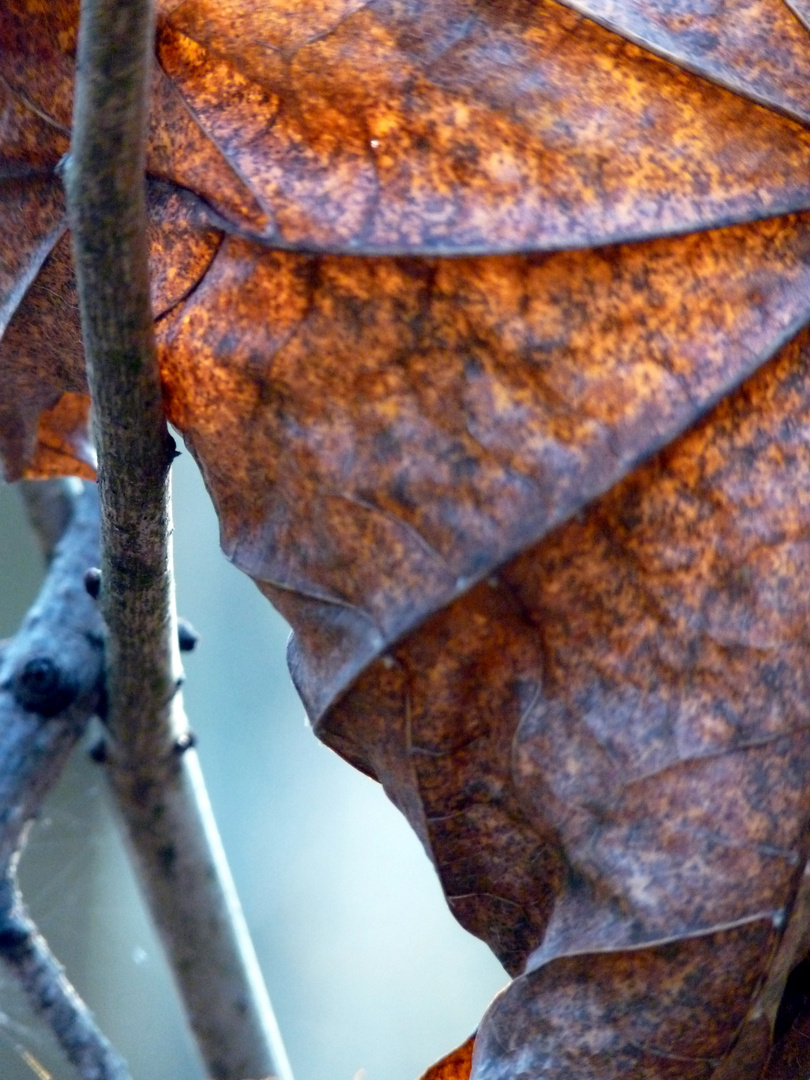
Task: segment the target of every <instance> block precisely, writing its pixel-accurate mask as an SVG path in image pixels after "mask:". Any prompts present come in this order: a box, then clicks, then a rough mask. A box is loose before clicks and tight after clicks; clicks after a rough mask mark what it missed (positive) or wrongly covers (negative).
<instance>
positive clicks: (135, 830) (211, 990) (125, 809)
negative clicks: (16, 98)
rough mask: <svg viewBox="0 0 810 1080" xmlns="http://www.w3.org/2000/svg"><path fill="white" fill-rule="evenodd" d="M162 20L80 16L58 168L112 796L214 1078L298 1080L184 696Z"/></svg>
mask: <svg viewBox="0 0 810 1080" xmlns="http://www.w3.org/2000/svg"><path fill="white" fill-rule="evenodd" d="M153 32H154V11H153V7H152V5H151V4H150V3H148V2H127V3H120V2H114V0H100V2H99V0H89V2H88V3H86V4H85V5H84V6H83V8H82V15H81V23H80V32H79V64H78V75H77V84H76V95H75V109H74V128H73V138H72V143H71V156H70V158H69V160H68V162H67V164H66V166H65V181H66V188H67V194H68V209H69V214H70V219H71V227H72V232H73V246H74V258H75V264H76V275H77V282H78V293H79V304H80V309H81V317H82V332H83V338H84V343H85V350H86V358H87V371H88V383H89V386H90V390H91V396H92V399H93V403H94V409H95V433H96V444H97V449H98V455H99V488H100V494H101V505H102V526H101V531H102V556H101V574H102V577H101V580H102V587H101V595H100V603H101V608H102V612H103V615H104V618H105V622H106V624H107V628H108V632H109V634H108V644H107V687H108V695H109V715H108V722H109V730H110V746H109V754H108V760H109V763H110V770H109V771H110V777H111V780H112V786H113V790H114V793H115V796H116V799H117V802H118V805H119V807H120V809H121V812H122V815H123V818H124V821H125V823H126V827H127V832H128V835H129V838H130V841H131V843H132V846H133V849H134V853H135V857H136V861H137V864H138V867H139V870H140V876H141V880H142V882H143V885H144V889H145V892H146V895H147V898H148V900H149V903H150V905H151V907H152V911H153V914H154V916H155V919H156V922H157V924H158V927H159V929H160V931H161V933H162V936H163V939H164V942H165V944H166V947H167V949H168V952H169V954H170V958H171V962H172V967H173V970H174V972H175V975H176V978H177V980H178V983H179V985H180V989H181V992H182V994H183V997H184V1000H185V1003H186V1006H187V1010H188V1013H189V1018H190V1021H191V1024H192V1027H193V1029H194V1032H195V1034H196V1037H197V1040H198V1043H199V1046H200V1049H201V1051H202V1053H203V1056H204V1058H205V1060H206V1064H207V1068H208V1071H209V1073H210V1074H211V1075H212V1076H213V1077H215V1078H216V1080H245V1078H247V1077H265V1076H267V1075H269V1074H273V1075H275V1076H279V1077H281V1078H282V1080H283V1078H286V1077H289V1076H290V1072H289V1066H288V1064H287V1061H286V1057H285V1054H284V1050H283V1047H282V1045H281V1042H280V1039H279V1036H278V1031H277V1028H276V1025H275V1021H274V1018H273V1014H272V1010H271V1008H270V1003H269V1000H268V998H267V992H266V990H265V989H264V986H263V983H262V981H261V976H260V974H259V969H258V964H257V961H256V958H255V954H254V952H253V948H252V945H251V943H250V940H249V937H248V935H247V931H246V929H245V925H244V919H243V917H242V915H241V911H240V909H239V905H238V902H237V900H236V895H235V891H234V888H233V884H232V881H231V879H230V875H229V872H228V868H227V864H226V862H225V859H224V855H223V853H222V849H221V844H220V842H219V837H218V835H217V832H216V827H215V823H214V821H213V817H212V815H211V812H210V807H209V805H208V801H207V797H206V795H205V789H204V786H203V783H202V778H201V774H200V772H199V768H198V766H197V763H196V758H195V757H194V755H193V753H190V754H188V755H184V754H183V753H182V752H181V751H182V749H183V747H184V746H185V745H186V743H185V741H184V736H185V732H186V728H187V724H186V720H185V717H184V714H183V710H182V705H181V702H180V698H179V694H178V693H177V690H178V687H179V684H180V679H181V672H180V664H179V656H178V649H177V627H176V616H175V613H174V597H173V584H172V577H171V555H170V545H169V536H170V520H169V509H168V507H169V498H168V474H169V465H170V462H171V458H172V451H173V443H172V440H171V438H170V436H169V434H168V430H167V428H166V422H165V419H164V414H163V405H162V399H161V389H160V381H159V376H158V369H157V360H156V354H155V345H154V335H153V329H152V312H151V308H150V299H149V277H148V267H147V250H148V244H147V216H146V199H145V179H144V170H145V150H144V147H145V140H146V121H147V93H146V88H147V86H148V80H149V70H150V57H151V48H152V40H153Z"/></svg>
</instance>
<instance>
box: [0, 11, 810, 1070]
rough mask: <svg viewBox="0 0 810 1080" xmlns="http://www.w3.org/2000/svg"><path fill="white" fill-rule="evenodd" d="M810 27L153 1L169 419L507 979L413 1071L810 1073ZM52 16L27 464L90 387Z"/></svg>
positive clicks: (27, 339) (350, 747)
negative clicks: (52, 411)
mask: <svg viewBox="0 0 810 1080" xmlns="http://www.w3.org/2000/svg"><path fill="white" fill-rule="evenodd" d="M574 8H576V9H578V10H572V9H574ZM807 15H808V10H807V9H806V5H805V4H804V3H803V2H802V3H799V2H798V0H796V3H795V4H794V5H793V7H792V8H791V7H788V6H787V5H786V4H785V3H783V2H782V0H740V2H739V3H737V4H735V5H734V6H732V5H729V4H726V3H723V2H721V0H704V2H702V3H700V4H694V3H689V2H686V0H683V2H681V0H678V2H676V3H672V2H669V0H668V2H666V3H664V2H663V0H648V2H645V3H644V4H639V3H635V2H631V0H576V2H573V0H572V2H571V3H570V4H568V5H567V6H562V5H559V4H557V3H555V2H553V0H532V2H529V0H497V2H493V3H487V4H481V3H474V2H473V0H450V2H447V0H442V2H439V0H371V2H363V0H324V2H322V3H321V2H319V3H311V4H308V5H292V4H290V3H288V2H285V0H268V2H266V3H263V4H261V5H258V4H252V3H249V2H248V0H224V2H222V3H218V4H211V3H209V2H208V0H185V2H183V3H177V2H174V0H165V2H164V3H163V4H161V5H160V17H159V28H158V38H157V55H158V58H159V68H158V71H157V72H156V75H155V86H154V99H153V101H154V108H153V122H152V130H151V135H150V146H149V162H150V170H151V173H152V180H151V186H150V192H151V195H150V198H151V205H152V221H153V225H152V237H151V243H152V261H153V274H154V281H155V296H154V301H155V308H156V314H157V316H158V321H157V335H158V342H159V349H160V358H161V365H162V372H163V377H164V385H165V394H166V402H167V408H168V410H169V414H170V417H171V419H172V420H173V422H174V423H175V424H176V425H177V426H178V427H179V428H180V430H181V431H182V432H183V434H184V436H185V438H186V440H187V441H188V443H189V445H190V446H191V447H192V449H193V451H194V452H195V454H196V455H197V457H198V459H199V460H200V463H201V466H202V468H203V471H204V474H205V478H206V483H207V485H208V488H209V490H210V492H211V494H212V497H213V499H214V501H215V503H216V505H217V509H218V513H219V516H220V521H221V525H222V536H223V543H224V546H225V549H226V551H227V553H228V554H229V555H230V557H231V558H232V559H233V560H234V562H236V563H237V565H239V566H240V567H241V568H242V569H244V570H245V571H247V572H248V573H249V574H251V575H252V576H253V577H254V579H255V580H256V581H257V584H258V585H259V588H260V589H261V590H262V591H263V592H264V593H265V595H267V596H268V597H269V598H270V599H271V600H272V601H273V602H274V603H276V604H277V605H278V606H279V608H280V609H281V610H282V611H283V612H284V614H285V615H286V616H287V617H288V619H289V620H290V622H291V623H292V625H293V627H294V630H295V637H294V638H293V641H292V645H291V649H290V660H291V666H292V670H293V675H294V677H295V679H296V682H297V684H298V686H299V689H300V690H301V693H302V696H303V697H304V700H305V702H306V704H307V707H308V710H309V713H310V715H311V717H312V719H313V723H314V725H315V727H316V730H317V732H318V734H319V735H320V737H321V738H323V739H324V740H325V741H326V742H327V743H328V744H329V745H330V746H332V747H333V748H334V749H335V750H337V751H338V752H339V753H341V754H342V755H344V756H345V757H346V758H347V759H348V760H350V761H351V762H353V763H354V764H355V765H357V766H358V767H359V768H361V769H363V770H364V771H365V772H367V773H368V774H369V775H371V776H374V777H376V778H377V779H379V780H380V782H381V783H382V784H383V785H384V787H385V789H386V791H387V792H388V794H389V795H390V796H391V798H392V799H393V801H394V802H395V803H396V804H397V805H398V806H399V807H400V808H401V809H402V811H403V813H405V815H406V816H407V817H408V819H409V820H410V821H411V823H412V825H413V827H414V828H415V830H416V832H417V833H418V835H419V837H420V839H421V840H422V843H423V844H424V846H425V848H426V851H427V852H428V854H429V855H430V857H431V859H432V860H433V862H434V864H435V866H436V869H437V872H438V874H439V877H440V879H441V882H442V886H443V888H444V890H445V893H446V895H447V898H448V902H449V904H450V906H451V908H452V910H453V911H454V913H455V914H456V916H457V918H458V919H459V921H460V922H461V923H462V924H463V925H464V926H466V927H467V928H468V929H469V930H471V931H472V932H473V933H476V934H478V935H479V936H480V937H482V938H483V939H484V940H486V941H487V942H488V943H489V944H490V946H491V947H492V948H493V950H494V951H495V952H496V954H497V955H498V956H499V957H500V958H501V960H502V961H503V963H504V965H505V966H506V967H507V969H508V970H509V972H510V973H511V974H512V975H513V976H514V981H513V982H512V984H511V985H510V986H509V987H508V988H507V990H506V991H505V992H504V993H503V995H502V996H501V997H500V998H499V999H498V1000H497V1001H496V1002H495V1003H494V1004H493V1006H492V1008H491V1009H490V1011H489V1012H488V1014H487V1016H486V1017H485V1019H484V1021H483V1022H482V1025H481V1027H480V1029H479V1033H478V1036H477V1038H476V1041H475V1049H474V1052H473V1050H472V1044H471V1043H468V1044H466V1049H464V1050H463V1051H459V1053H461V1058H460V1059H459V1058H456V1059H455V1060H454V1058H453V1055H451V1056H450V1058H448V1059H445V1062H444V1063H440V1065H439V1066H437V1067H436V1068H437V1069H439V1070H440V1071H439V1072H438V1073H436V1072H435V1070H434V1072H433V1074H428V1076H431V1077H432V1076H437V1077H439V1076H443V1075H444V1073H443V1072H442V1071H441V1070H442V1069H446V1068H449V1069H451V1070H455V1071H451V1072H450V1073H449V1075H450V1076H452V1077H453V1078H454V1080H455V1077H456V1076H460V1077H463V1080H540V1078H541V1077H543V1078H546V1080H563V1078H565V1080H567V1078H569V1077H571V1076H577V1077H582V1078H583V1080H585V1078H589V1080H611V1078H613V1077H619V1076H621V1077H624V1076H632V1077H633V1078H636V1077H638V1078H640V1080H667V1078H669V1077H673V1078H674V1077H676V1076H677V1077H679V1078H683V1080H704V1078H705V1080H709V1078H711V1080H754V1078H757V1080H758V1078H759V1077H760V1075H764V1076H765V1077H767V1078H768V1080H787V1077H788V1076H791V1080H799V1076H798V1073H797V1074H796V1075H795V1076H792V1075H791V1072H790V1070H794V1069H799V1068H800V1067H801V1068H803V1067H804V1065H803V1062H804V1061H805V1060H806V1058H805V1057H803V1056H802V1050H801V1043H802V1039H803V1038H804V1034H805V1032H806V1030H810V1029H808V1028H807V1027H806V1017H807V1004H806V1002H805V1000H804V998H803V997H802V995H801V992H800V990H799V989H797V986H798V984H797V982H796V977H795V976H791V970H792V969H795V972H799V973H800V974H801V973H802V972H803V971H804V968H803V966H802V964H801V963H800V961H801V959H802V957H803V956H804V954H805V953H806V952H807V946H808V925H809V924H810V905H808V903H807V897H806V893H807V883H806V879H804V878H803V873H804V868H805V865H806V864H807V861H808V854H809V853H808V847H807V833H808V817H809V816H810V792H808V785H807V775H808V769H809V768H810V716H808V704H807V703H808V701H810V687H809V686H808V681H807V676H806V670H807V667H806V662H805V653H806V637H807V632H806V626H807V624H808V617H809V616H810V609H809V607H808V605H809V604H810V602H809V601H808V599H807V597H808V596H810V591H809V590H808V588H807V582H808V580H810V547H808V543H807V536H808V535H810V496H808V493H807V483H806V477H807V476H808V475H809V474H810V457H809V455H810V443H808V439H807V432H808V430H810V331H808V330H807V329H806V328H805V327H806V324H807V322H808V319H810V278H808V274H810V186H809V182H808V175H810V173H809V172H808V165H810V139H809V138H808V130H807V128H806V127H805V124H806V123H807V122H808V120H810V115H809V114H808V110H809V109H810V82H809V81H808V75H810V36H808V30H807V26H806V20H807ZM74 17H75V8H74V7H72V6H71V4H64V5H59V13H58V18H56V19H54V20H50V21H49V19H48V17H47V13H44V12H43V10H42V9H41V7H40V6H39V5H34V4H33V0H9V2H8V3H7V4H6V5H5V7H4V9H3V10H2V11H0V39H2V40H3V41H4V43H5V42H8V43H9V44H8V46H7V47H5V44H4V51H3V53H2V55H0V78H1V79H2V80H3V83H2V87H3V88H4V89H3V92H4V93H5V95H6V97H5V99H4V101H5V102H6V105H7V109H8V115H9V116H10V117H11V120H10V121H9V132H10V133H11V134H10V135H9V136H8V149H6V142H5V141H0V152H1V153H2V155H3V158H2V163H3V168H2V170H1V171H0V181H2V183H0V213H2V214H3V215H5V217H4V218H3V220H4V222H8V228H9V229H10V228H11V227H12V226H13V228H14V229H15V230H19V233H20V237H21V241H20V244H19V245H18V246H16V247H15V249H14V250H13V251H10V252H9V255H8V263H7V266H4V267H3V268H2V270H0V304H2V310H3V311H4V312H6V313H7V315H6V323H7V329H5V336H4V338H3V340H2V344H0V367H2V370H3V378H4V379H5V380H6V382H5V383H4V385H9V386H11V387H12V395H11V397H10V398H9V399H8V403H6V401H5V399H4V404H3V406H2V409H3V410H4V411H3V412H2V414H0V433H2V439H3V445H2V449H3V452H4V455H5V457H6V461H7V468H9V469H10V470H12V471H13V470H14V469H16V470H17V471H20V470H21V469H23V468H25V467H26V462H30V461H31V455H32V454H33V453H34V447H35V432H36V430H37V424H38V423H40V421H39V416H40V414H41V412H42V410H43V409H45V408H51V407H53V406H54V405H55V404H56V402H57V400H58V398H59V394H60V393H61V392H62V391H65V390H67V391H69V392H71V393H78V392H80V391H81V390H82V388H83V376H82V372H81V362H80V354H79V350H78V337H77V323H76V319H75V302H74V300H73V297H72V292H71V290H72V284H71V279H70V271H69V266H68V263H67V260H66V257H65V254H64V253H65V251H66V247H65V244H66V241H65V239H64V236H63V222H62V216H61V214H62V211H61V205H60V203H59V197H58V193H57V188H56V186H55V183H54V181H53V177H52V168H53V165H54V164H55V162H56V160H57V159H58V154H59V152H61V151H59V149H58V147H59V146H61V145H62V143H60V142H59V140H60V139H61V140H63V141H64V127H65V125H66V123H67V120H66V117H67V115H68V114H69V97H70V86H69V79H70V69H71V63H72V50H73V47H74V46H73V29H72V27H73V21H72V20H73V19H74ZM802 20H805V21H804V22H803V21H802ZM46 69H47V70H46ZM46 134H47V139H46ZM5 139H6V136H5V134H0V140H5ZM43 139H45V140H46V141H47V140H50V141H49V142H48V147H47V149H45V148H43V146H42V145H40V143H41V142H42V140H43ZM7 163H8V164H7ZM18 207H19V209H18ZM358 254H362V255H364V256H365V257H364V258H358ZM449 255H452V256H454V257H453V258H448V257H447V256H449ZM4 257H5V256H4ZM60 365H61V366H60ZM52 436H53V425H48V424H46V425H45V428H44V429H43V431H42V434H41V440H44V441H47V440H48V439H50V438H52ZM61 437H62V436H60V438H61ZM59 446H60V447H62V446H64V444H63V443H60V444H59ZM74 452H75V451H74ZM29 468H30V465H29ZM797 962H799V963H798V966H797ZM785 986H787V990H786V991H784V988H785ZM780 1001H782V1007H781V1011H780V1004H779V1003H780ZM791 1010H792V1011H791ZM774 1024H775V1031H776V1041H775V1044H774V1049H773V1051H772V1052H771V1050H770V1044H771V1029H772V1027H773V1025H774ZM471 1054H472V1057H470V1055H471ZM769 1054H770V1060H768V1058H769ZM465 1055H466V1056H465ZM459 1069H460V1070H461V1071H460V1072H459Z"/></svg>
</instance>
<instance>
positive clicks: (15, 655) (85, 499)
mask: <svg viewBox="0 0 810 1080" xmlns="http://www.w3.org/2000/svg"><path fill="white" fill-rule="evenodd" d="M26 490H27V494H28V498H27V501H28V504H29V507H30V508H31V507H32V508H33V510H34V515H33V516H34V520H35V523H36V526H37V532H38V535H39V537H40V540H41V541H42V543H43V546H44V547H45V548H46V550H47V551H48V552H49V554H50V555H51V556H52V559H51V565H50V570H49V572H48V576H47V578H46V580H45V584H44V585H43V587H42V590H41V592H40V594H39V596H38V598H37V600H36V602H35V603H34V604H33V605H32V607H31V609H30V611H29V612H28V614H27V616H26V618H25V620H24V622H23V625H22V626H21V627H20V630H19V631H18V632H17V634H16V635H15V636H14V637H13V638H12V639H11V640H10V641H8V642H6V643H5V644H4V646H3V650H2V656H0V806H2V808H3V813H2V815H0V956H2V958H3V959H4V960H5V962H6V963H7V964H8V966H9V967H10V968H11V971H12V972H13V974H14V976H15V977H16V979H17V981H18V982H19V984H20V986H21V987H22V989H23V990H24V992H25V993H26V996H27V997H28V1001H29V1003H30V1004H31V1006H32V1008H33V1009H34V1011H35V1012H37V1013H39V1014H40V1015H41V1016H42V1018H43V1019H44V1020H45V1021H46V1023H48V1024H49V1025H50V1027H51V1029H52V1031H53V1033H54V1035H55V1036H56V1038H57V1040H58V1042H59V1044H60V1045H61V1047H62V1049H63V1051H64V1053H65V1055H66V1057H67V1058H68V1060H69V1061H70V1062H71V1063H72V1064H73V1065H75V1066H76V1068H77V1069H78V1071H79V1075H80V1076H81V1077H82V1078H83V1080H129V1072H128V1071H127V1067H126V1065H125V1063H124V1062H123V1060H122V1059H121V1058H120V1057H119V1056H118V1054H117V1053H116V1052H115V1050H113V1048H112V1047H111V1046H110V1044H109V1043H108V1042H107V1040H106V1039H105V1038H104V1036H103V1035H102V1034H101V1032H100V1031H99V1030H98V1028H97V1026H96V1023H95V1020H94V1019H93V1017H92V1015H91V1014H90V1012H89V1011H88V1010H87V1007H86V1006H85V1005H84V1003H83V1002H82V1001H81V999H80V998H79V997H78V995H77V994H76V992H75V991H74V989H73V987H72V986H71V985H70V983H69V982H68V980H67V979H66V977H65V974H64V971H63V970H62V968H61V967H60V965H59V964H58V963H57V961H56V959H55V958H54V957H53V955H52V954H51V952H50V950H49V949H48V946H47V944H46V942H45V940H44V939H43V938H42V937H41V936H40V935H39V934H38V933H37V930H36V927H35V926H34V924H33V923H32V922H31V920H30V918H29V917H28V914H27V912H26V911H25V909H24V907H23V903H22V898H21V896H20V893H19V889H18V887H17V879H16V867H17V863H18V861H19V857H20V854H21V852H22V849H23V846H24V844H25V838H26V834H27V831H28V827H29V825H30V823H31V821H32V819H33V818H34V817H35V816H36V814H37V813H38V811H39V808H40V806H41V804H42V800H43V799H44V797H45V795H46V794H47V792H48V791H49V790H50V789H51V787H52V786H53V784H54V783H55V782H56V780H57V779H58V777H59V775H60V774H61V772H62V768H63V766H64V764H65V762H66V760H67V757H68V755H69V753H70V751H71V750H72V749H73V747H74V745H75V743H76V741H77V739H79V738H80V736H81V735H82V733H83V732H84V730H85V728H86V726H87V723H88V721H89V719H90V717H91V716H92V715H93V714H94V713H95V712H96V711H97V709H98V706H99V703H100V701H101V698H102V694H103V691H102V686H103V643H104V634H103V629H104V628H103V625H102V622H101V618H100V616H99V613H98V611H97V609H96V605H95V604H94V603H93V602H92V601H91V599H90V598H89V596H88V595H87V592H86V590H85V588H84V572H85V570H86V569H87V567H88V566H89V565H92V564H93V563H95V562H97V561H98V497H97V494H96V491H95V489H94V488H92V487H90V486H87V487H86V489H85V490H84V492H83V493H82V485H81V484H79V483H77V482H75V481H61V482H49V483H47V484H41V485H37V486H36V488H35V489H30V490H29V489H26V488H24V491H26Z"/></svg>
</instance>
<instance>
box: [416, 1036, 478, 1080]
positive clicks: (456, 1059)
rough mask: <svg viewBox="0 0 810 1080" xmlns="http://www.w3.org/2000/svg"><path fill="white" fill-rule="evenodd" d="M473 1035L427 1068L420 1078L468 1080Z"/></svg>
mask: <svg viewBox="0 0 810 1080" xmlns="http://www.w3.org/2000/svg"><path fill="white" fill-rule="evenodd" d="M474 1043H475V1036H474V1035H472V1036H470V1038H469V1039H467V1041H466V1042H465V1043H464V1044H463V1045H462V1046H459V1047H458V1049H456V1050H453V1051H452V1052H451V1053H449V1054H448V1055H447V1056H446V1057H443V1058H442V1060H441V1061H437V1062H436V1064H435V1065H434V1066H433V1067H432V1068H430V1069H428V1071H427V1072H426V1073H425V1075H424V1076H423V1077H422V1080H470V1068H471V1067H472V1055H473V1045H474Z"/></svg>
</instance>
